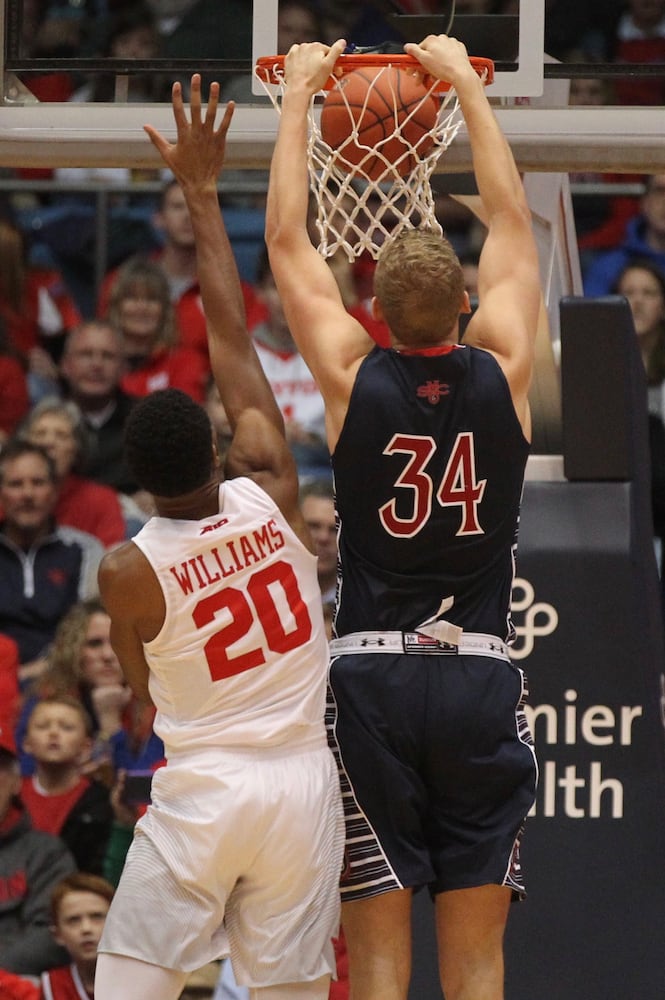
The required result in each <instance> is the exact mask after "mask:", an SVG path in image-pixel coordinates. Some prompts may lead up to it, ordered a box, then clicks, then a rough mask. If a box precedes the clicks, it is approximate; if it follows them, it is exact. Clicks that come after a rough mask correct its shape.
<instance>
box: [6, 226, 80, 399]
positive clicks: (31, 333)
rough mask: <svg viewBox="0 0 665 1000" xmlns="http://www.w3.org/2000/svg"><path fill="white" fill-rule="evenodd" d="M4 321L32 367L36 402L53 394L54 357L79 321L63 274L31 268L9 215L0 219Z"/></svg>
mask: <svg viewBox="0 0 665 1000" xmlns="http://www.w3.org/2000/svg"><path fill="white" fill-rule="evenodd" d="M0 318H1V319H2V320H3V322H4V324H5V328H6V331H7V336H8V338H9V341H10V343H11V344H12V345H13V347H14V348H15V350H17V351H18V352H19V353H20V354H21V356H22V357H23V358H25V361H26V363H27V365H28V370H29V381H28V385H29V389H30V396H31V399H32V400H33V402H34V401H35V400H37V399H38V398H39V397H40V396H42V395H44V393H45V392H47V391H52V389H53V385H54V384H55V381H56V379H57V369H56V367H55V361H54V359H57V357H58V356H59V354H60V351H61V349H62V342H63V338H64V335H65V333H66V331H67V330H69V329H71V328H72V327H73V326H76V324H77V323H80V322H81V316H80V314H79V311H78V308H77V306H76V304H75V302H74V300H73V299H72V297H71V295H70V294H69V292H68V290H67V289H66V287H65V284H64V280H63V277H62V275H61V274H60V272H59V271H56V270H53V269H45V268H38V267H34V266H31V265H30V264H29V262H28V254H27V247H26V241H25V236H24V234H23V233H22V232H21V230H20V229H19V227H18V226H17V225H15V223H13V222H12V221H11V220H10V219H8V218H7V217H4V218H2V219H0Z"/></svg>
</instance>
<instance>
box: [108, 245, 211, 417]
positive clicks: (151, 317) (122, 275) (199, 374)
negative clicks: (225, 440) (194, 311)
mask: <svg viewBox="0 0 665 1000" xmlns="http://www.w3.org/2000/svg"><path fill="white" fill-rule="evenodd" d="M108 318H109V320H110V322H111V323H112V324H113V326H114V327H116V329H118V330H119V331H120V333H121V334H122V338H123V343H124V350H125V358H126V363H127V371H126V373H125V375H124V376H123V379H122V382H121V387H122V389H123V390H124V391H125V392H127V393H129V394H130V395H132V396H147V395H149V394H150V393H151V392H154V391H155V390H156V389H168V388H174V389H182V391H183V392H186V393H188V395H190V396H191V397H192V398H193V399H195V400H196V402H197V403H202V402H203V399H204V395H205V387H206V382H207V376H208V369H207V366H206V363H205V360H204V358H203V357H202V356H201V355H200V354H199V353H198V352H197V351H194V350H192V349H191V348H188V347H181V346H179V345H178V329H177V326H176V321H175V313H174V309H173V305H172V303H171V296H170V290H169V283H168V280H167V277H166V275H165V273H164V271H163V269H162V267H161V266H160V264H159V263H158V262H157V261H154V260H149V259H147V258H146V257H140V256H139V257H132V258H130V259H129V260H128V261H127V262H126V263H125V264H123V266H122V267H121V268H120V270H119V271H118V276H117V278H116V280H115V282H114V284H113V287H112V290H111V298H110V302H109V313H108Z"/></svg>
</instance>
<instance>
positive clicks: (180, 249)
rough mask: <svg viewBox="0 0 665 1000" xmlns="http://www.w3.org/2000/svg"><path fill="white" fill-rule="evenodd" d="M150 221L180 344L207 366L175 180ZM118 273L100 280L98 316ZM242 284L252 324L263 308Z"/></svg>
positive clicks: (189, 239) (192, 259) (184, 211)
mask: <svg viewBox="0 0 665 1000" xmlns="http://www.w3.org/2000/svg"><path fill="white" fill-rule="evenodd" d="M153 224H154V227H155V229H156V230H157V232H158V233H159V234H160V236H161V239H162V241H163V244H162V246H161V247H160V248H159V249H158V250H155V251H154V252H153V253H151V254H150V260H153V261H155V262H157V263H159V264H160V265H161V267H162V269H163V271H164V274H165V275H166V278H167V281H168V284H169V291H170V297H171V302H172V303H173V308H174V310H175V318H176V323H177V328H178V337H179V344H180V345H181V346H182V347H188V348H191V349H192V350H194V351H198V353H199V354H201V356H202V357H203V358H204V359H205V362H206V366H207V367H208V369H209V368H210V361H209V358H208V340H207V337H206V320H205V315H204V312H203V304H202V302H201V290H200V288H199V279H198V275H197V270H196V246H195V243H194V231H193V229H192V222H191V219H190V216H189V209H188V207H187V202H186V201H185V196H184V194H183V192H182V188H181V187H180V185H179V184H178V182H177V181H176V180H170V181H168V182H167V184H166V185H165V187H164V188H163V190H162V195H161V199H160V203H159V208H158V210H157V212H156V213H155V215H154V218H153ZM117 277H118V269H117V268H115V269H113V270H112V271H109V272H108V274H107V275H106V277H105V278H104V281H103V282H102V286H101V289H100V292H99V297H98V301H97V315H98V317H100V318H106V316H107V315H108V311H109V303H110V299H111V292H112V289H113V285H114V284H115V281H116V280H117ZM241 285H242V290H243V296H244V299H245V311H246V313H247V324H248V326H249V327H250V328H251V326H252V325H254V324H255V323H258V322H260V320H261V319H262V318H263V316H264V315H265V309H264V307H263V306H262V304H261V302H260V301H259V300H258V298H257V297H256V294H255V292H254V289H253V287H252V285H250V284H249V283H248V282H241Z"/></svg>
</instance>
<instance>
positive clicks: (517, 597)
mask: <svg viewBox="0 0 665 1000" xmlns="http://www.w3.org/2000/svg"><path fill="white" fill-rule="evenodd" d="M510 611H511V615H512V617H513V624H514V626H515V632H516V633H517V638H516V639H515V642H514V643H513V645H512V646H511V647H510V655H511V658H512V659H513V660H524V659H526V657H527V656H529V654H530V653H531V652H532V650H533V647H534V644H535V640H536V637H538V638H540V637H542V636H545V635H551V634H552V632H554V630H555V629H556V627H557V625H558V624H559V616H558V614H557V611H556V608H555V607H553V606H552V605H551V604H547V603H546V602H545V601H536V592H535V590H534V589H533V587H532V586H531V584H530V583H529V581H528V580H524V579H522V577H515V579H514V580H513V592H512V597H511V602H510ZM520 614H522V615H523V616H524V617H523V618H522V622H521V624H519V623H518V617H517V616H519V615H520Z"/></svg>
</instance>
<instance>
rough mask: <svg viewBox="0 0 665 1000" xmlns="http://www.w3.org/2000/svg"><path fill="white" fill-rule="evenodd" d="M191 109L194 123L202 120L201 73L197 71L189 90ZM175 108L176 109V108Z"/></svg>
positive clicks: (196, 123)
mask: <svg viewBox="0 0 665 1000" xmlns="http://www.w3.org/2000/svg"><path fill="white" fill-rule="evenodd" d="M189 109H190V113H191V118H192V125H198V124H200V122H201V74H200V73H195V74H194V76H193V77H192V82H191V85H190V92H189ZM174 110H175V109H174Z"/></svg>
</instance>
